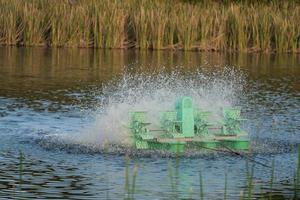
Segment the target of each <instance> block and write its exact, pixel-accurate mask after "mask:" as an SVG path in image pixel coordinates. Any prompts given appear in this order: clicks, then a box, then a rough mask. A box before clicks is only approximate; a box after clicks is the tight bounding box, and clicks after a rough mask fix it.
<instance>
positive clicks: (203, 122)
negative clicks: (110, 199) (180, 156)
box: [129, 96, 249, 152]
mask: <svg viewBox="0 0 300 200" xmlns="http://www.w3.org/2000/svg"><path fill="white" fill-rule="evenodd" d="M146 115H147V112H145V111H135V112H130V113H129V120H130V122H129V128H130V130H131V136H132V145H133V146H134V147H135V148H136V149H152V150H162V151H170V152H184V151H185V150H186V149H187V148H197V149H214V150H215V149H218V148H227V149H228V148H229V149H232V150H248V149H249V139H248V133H246V132H245V131H243V130H242V129H241V124H242V122H243V121H245V119H242V118H241V117H240V115H241V109H240V108H239V107H227V108H223V118H222V119H221V120H213V119H216V118H217V116H214V115H213V114H212V113H211V112H208V111H204V110H202V109H200V108H194V107H193V103H192V99H191V98H190V97H186V96H185V97H181V98H180V99H178V100H177V101H176V105H175V110H174V111H165V112H161V113H160V119H159V124H151V123H149V122H147V119H146ZM150 127H151V128H150ZM153 127H158V128H153Z"/></svg>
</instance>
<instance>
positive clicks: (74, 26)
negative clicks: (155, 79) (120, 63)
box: [0, 0, 300, 52]
mask: <svg viewBox="0 0 300 200" xmlns="http://www.w3.org/2000/svg"><path fill="white" fill-rule="evenodd" d="M0 44H1V45H24V46H41V45H42V46H52V47H91V48H139V49H181V50H201V51H243V52H253V51H255V52H256V51H257V52H258V51H260V52H261V51H262V52H300V3H299V2H298V1H296V0H292V1H284V0H276V1H275V0H274V1H255V0H241V1H237V0H236V1H234V0H226V1H225V0H223V1H221V0H219V1H217V0H215V1H209V0H193V1H192V0H191V1H184V0H124V1H119V0H9V1H8V0H0Z"/></svg>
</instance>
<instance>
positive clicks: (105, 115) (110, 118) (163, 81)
mask: <svg viewBox="0 0 300 200" xmlns="http://www.w3.org/2000/svg"><path fill="white" fill-rule="evenodd" d="M243 84H244V77H243V75H242V74H241V73H239V72H237V71H235V70H232V69H227V68H225V69H224V70H223V71H221V72H215V73H212V72H210V73H208V72H206V73H204V72H199V71H197V72H193V73H189V74H182V73H180V72H173V73H171V74H168V73H159V74H157V73H156V74H155V73H152V74H134V75H133V74H129V73H125V74H124V75H123V76H122V77H121V78H119V79H115V80H113V81H111V82H110V83H108V84H107V85H106V86H104V87H103V88H102V90H101V92H100V94H99V99H100V102H99V108H98V109H97V111H96V112H95V113H94V115H95V120H94V123H92V124H91V126H90V127H86V128H84V129H83V130H82V131H80V132H79V133H77V134H65V135H63V139H64V140H65V141H66V142H69V143H73V144H80V145H84V146H89V147H94V148H103V146H104V145H105V144H117V145H128V144H129V142H130V137H129V136H130V134H129V133H130V130H129V129H127V128H125V126H126V125H127V124H128V113H129V112H130V111H147V121H148V122H150V123H153V124H158V120H159V112H161V111H166V110H174V109H175V101H176V99H177V98H179V97H181V96H183V95H188V96H191V97H192V98H193V103H194V106H195V107H200V108H202V109H203V110H207V111H211V112H212V113H214V115H220V114H221V108H222V107H226V106H232V105H235V104H237V96H238V95H240V94H241V93H242V89H243Z"/></svg>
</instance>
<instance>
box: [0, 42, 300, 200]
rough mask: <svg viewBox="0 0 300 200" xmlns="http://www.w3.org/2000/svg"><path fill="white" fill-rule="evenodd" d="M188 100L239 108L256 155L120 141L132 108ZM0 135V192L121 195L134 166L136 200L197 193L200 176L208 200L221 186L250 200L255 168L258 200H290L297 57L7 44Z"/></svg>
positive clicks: (219, 194) (0, 56)
mask: <svg viewBox="0 0 300 200" xmlns="http://www.w3.org/2000/svg"><path fill="white" fill-rule="evenodd" d="M182 95H190V96H192V97H193V100H194V104H195V105H197V106H200V107H203V108H204V109H206V110H209V111H212V112H215V113H218V112H219V110H220V108H221V107H223V106H235V105H237V106H241V107H242V114H243V117H245V118H247V119H248V120H247V121H246V122H245V124H244V126H243V127H244V129H245V130H246V131H248V132H249V134H250V138H251V141H252V147H251V149H252V150H251V151H252V153H251V154H249V155H248V154H247V155H245V156H238V155H232V154H224V153H217V152H215V153H207V154H205V153H203V154H197V153H196V154H195V153H192V154H187V155H183V156H182V157H180V159H178V158H173V157H168V156H166V155H160V154H155V153H153V154H145V155H143V154H142V153H132V151H131V150H128V151H127V150H124V149H120V148H118V147H117V146H118V144H120V146H121V144H122V145H123V144H126V142H127V140H128V133H127V131H126V130H124V129H125V128H124V127H123V125H124V124H126V123H127V113H128V112H129V111H130V110H147V111H149V113H150V114H149V120H153V121H155V120H156V114H157V113H158V112H159V111H161V110H166V109H172V108H173V107H174V105H173V104H174V102H175V100H176V98H177V97H180V96H182ZM0 137H1V139H0V198H1V199H8V198H10V199H15V198H20V199H28V198H33V197H38V198H39V199H55V198H56V199H126V198H130V197H132V196H130V194H129V193H130V189H132V182H133V180H132V179H133V178H134V177H135V175H134V173H135V172H136V169H138V170H137V175H136V182H135V187H134V198H136V199H176V198H179V199H184V198H186V199H187V198H194V199H199V198H200V197H201V194H200V189H199V188H200V182H201V181H200V180H199V173H200V172H201V175H202V183H203V184H202V190H203V195H204V198H205V199H223V197H224V193H225V186H226V188H227V189H226V195H227V199H239V198H240V197H242V196H246V197H247V195H248V191H249V190H248V189H246V188H247V184H249V178H247V171H248V172H249V168H250V169H253V179H250V180H251V181H253V185H254V187H253V189H252V191H253V192H251V195H252V197H253V198H257V197H264V196H267V195H268V193H269V192H270V190H271V189H272V191H273V195H276V196H277V197H278V198H280V199H281V198H282V199H284V198H286V199H288V198H291V197H294V195H295V192H296V191H295V189H294V175H295V171H296V168H297V156H298V154H297V148H296V147H297V145H298V144H299V143H300V55H291V54H279V55H278V54H222V53H204V52H203V53H199V52H187V53H184V52H168V51H134V50H127V51H123V50H111V51H103V50H90V49H47V48H13V47H9V48H4V47H2V48H0ZM104 143H108V144H114V146H109V147H108V149H106V150H105V149H103V148H102V147H103V144H104ZM115 145H116V146H115ZM126 152H127V153H129V154H130V155H129V157H130V158H128V157H127V156H125V154H126ZM249 157H250V158H249ZM246 158H249V159H246ZM247 160H248V161H247ZM272 162H274V168H273V169H274V181H273V184H271V183H270V180H271V177H272V176H271V174H272V168H270V167H266V166H265V165H267V166H272ZM247 163H248V164H247ZM262 164H263V165H262ZM137 165H138V167H137ZM247 166H248V167H247ZM247 169H248V170H247ZM127 170H128V174H127V173H126V171H127ZM250 171H251V170H250ZM225 176H226V177H227V178H226V179H225ZM126 177H129V184H126V182H127V178H126ZM225 180H226V182H227V184H225ZM128 188H129V189H128ZM298 197H299V196H298Z"/></svg>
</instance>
